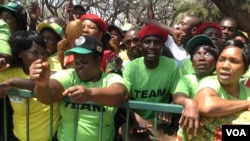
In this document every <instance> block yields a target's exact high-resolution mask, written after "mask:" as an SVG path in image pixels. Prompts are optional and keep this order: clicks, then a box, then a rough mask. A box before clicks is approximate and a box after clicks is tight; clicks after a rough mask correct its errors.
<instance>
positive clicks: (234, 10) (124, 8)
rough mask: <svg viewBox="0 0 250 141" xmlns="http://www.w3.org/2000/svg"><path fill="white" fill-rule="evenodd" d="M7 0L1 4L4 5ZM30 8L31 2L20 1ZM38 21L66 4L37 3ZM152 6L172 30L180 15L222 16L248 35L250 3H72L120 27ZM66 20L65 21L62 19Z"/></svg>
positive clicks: (136, 21)
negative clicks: (237, 25)
mask: <svg viewBox="0 0 250 141" xmlns="http://www.w3.org/2000/svg"><path fill="white" fill-rule="evenodd" d="M8 1H10V0H5V1H4V0H0V3H2V4H4V3H7V2H8ZM19 1H21V2H22V3H23V4H24V5H25V6H26V7H29V4H30V1H31V0H19ZM38 1H39V6H40V8H41V13H40V18H39V20H40V21H41V20H42V19H44V18H45V17H47V16H59V17H62V18H64V17H63V14H62V13H63V10H64V5H65V3H66V2H67V1H69V0H38ZM148 1H151V2H152V9H153V11H154V17H155V18H156V19H158V20H159V21H160V22H163V23H166V24H168V25H169V26H172V25H173V24H174V23H175V22H176V21H177V20H178V19H179V17H180V16H181V15H183V14H194V15H198V16H200V17H201V18H202V19H203V21H215V22H219V21H220V20H221V19H222V18H223V17H224V16H230V17H233V18H235V19H236V20H237V21H238V22H239V28H240V29H242V30H245V31H247V32H248V33H250V27H249V26H248V20H247V19H249V16H250V6H249V5H250V0H74V4H80V5H82V6H84V7H85V8H86V10H87V12H89V13H95V14H98V15H99V16H101V17H102V18H103V19H104V20H105V21H106V22H107V23H110V24H116V25H118V26H122V25H123V24H124V23H126V22H129V23H132V24H134V25H141V24H143V22H144V20H145V19H146V18H147V4H146V3H147V2H148ZM65 20H66V19H65Z"/></svg>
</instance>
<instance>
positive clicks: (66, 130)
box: [51, 69, 123, 141]
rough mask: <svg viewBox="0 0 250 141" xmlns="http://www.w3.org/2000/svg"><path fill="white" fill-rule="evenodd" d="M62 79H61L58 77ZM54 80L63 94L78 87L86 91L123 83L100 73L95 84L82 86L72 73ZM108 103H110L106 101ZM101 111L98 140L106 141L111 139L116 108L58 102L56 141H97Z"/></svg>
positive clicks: (119, 78) (69, 70)
mask: <svg viewBox="0 0 250 141" xmlns="http://www.w3.org/2000/svg"><path fill="white" fill-rule="evenodd" d="M62 76H63V77H62ZM51 78H52V79H56V80H58V81H59V82H60V83H61V84H62V86H63V88H64V90H66V89H67V88H69V87H71V86H76V85H82V86H85V87H87V88H94V87H98V88H105V87H108V86H110V85H111V84H114V83H123V79H122V77H121V76H119V75H117V74H112V73H109V74H107V73H102V77H101V79H100V80H99V81H96V82H83V81H80V79H79V77H78V76H77V72H76V71H75V70H74V69H67V70H62V71H60V72H57V73H55V74H54V75H52V77H51ZM110 100H112V99H110ZM76 107H78V109H79V110H78V113H79V115H78V117H77V132H74V121H75V116H74V114H75V111H76V110H75V109H76ZM101 109H102V110H103V125H102V140H103V141H110V140H112V139H113V138H114V136H115V130H114V116H115V113H116V111H117V108H116V107H109V106H101V105H95V104H75V103H72V102H64V101H62V102H61V104H60V112H61V122H60V126H59V129H58V138H59V140H60V141H71V140H73V139H74V135H75V134H76V137H77V138H76V140H77V141H80V140H88V141H97V140H99V135H100V133H99V126H100V119H101Z"/></svg>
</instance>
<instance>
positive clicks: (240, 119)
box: [177, 76, 250, 141]
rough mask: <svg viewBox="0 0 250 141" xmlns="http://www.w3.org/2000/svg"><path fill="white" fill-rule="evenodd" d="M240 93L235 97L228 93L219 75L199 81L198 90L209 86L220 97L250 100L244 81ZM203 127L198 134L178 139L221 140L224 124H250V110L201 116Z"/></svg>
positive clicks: (249, 89) (194, 140)
mask: <svg viewBox="0 0 250 141" xmlns="http://www.w3.org/2000/svg"><path fill="white" fill-rule="evenodd" d="M239 86H240V95H239V98H235V97H233V96H231V95H230V94H229V93H227V92H226V91H225V90H224V89H223V88H222V87H221V85H220V82H219V81H218V79H217V76H208V77H206V78H204V79H202V80H201V81H200V83H199V86H198V89H197V91H198V90H200V89H202V88H205V87H209V88H212V89H213V90H215V91H216V93H217V94H218V96H219V97H221V98H223V99H229V100H249V99H250V88H247V87H246V86H244V85H243V84H242V83H239ZM200 120H201V122H202V125H203V126H202V127H201V128H200V130H199V134H198V136H196V137H194V136H183V137H180V136H178V137H177V139H182V140H191V141H214V140H221V139H222V136H221V133H222V125H230V124H250V111H243V112H239V113H236V114H232V115H230V116H224V117H216V118H209V117H204V116H201V117H200Z"/></svg>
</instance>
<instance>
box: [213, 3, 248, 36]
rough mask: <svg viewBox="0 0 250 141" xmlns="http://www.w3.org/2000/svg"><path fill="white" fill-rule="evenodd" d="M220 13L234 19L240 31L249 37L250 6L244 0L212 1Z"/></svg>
mask: <svg viewBox="0 0 250 141" xmlns="http://www.w3.org/2000/svg"><path fill="white" fill-rule="evenodd" d="M212 1H213V2H214V4H215V5H216V6H217V7H218V8H219V9H220V11H221V12H222V13H223V14H224V15H225V16H227V17H232V18H234V19H235V20H236V21H237V23H238V29H241V30H243V31H245V32H247V33H248V35H250V26H249V19H250V6H249V5H248V4H247V1H246V0H212Z"/></svg>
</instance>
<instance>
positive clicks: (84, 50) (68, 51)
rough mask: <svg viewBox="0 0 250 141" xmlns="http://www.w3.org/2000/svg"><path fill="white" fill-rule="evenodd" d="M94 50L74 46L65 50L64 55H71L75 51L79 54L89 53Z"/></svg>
mask: <svg viewBox="0 0 250 141" xmlns="http://www.w3.org/2000/svg"><path fill="white" fill-rule="evenodd" d="M92 52H93V51H92V50H89V49H86V48H83V47H73V48H71V49H69V50H67V51H65V52H64V55H66V56H67V55H71V54H73V53H77V54H89V53H92Z"/></svg>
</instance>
